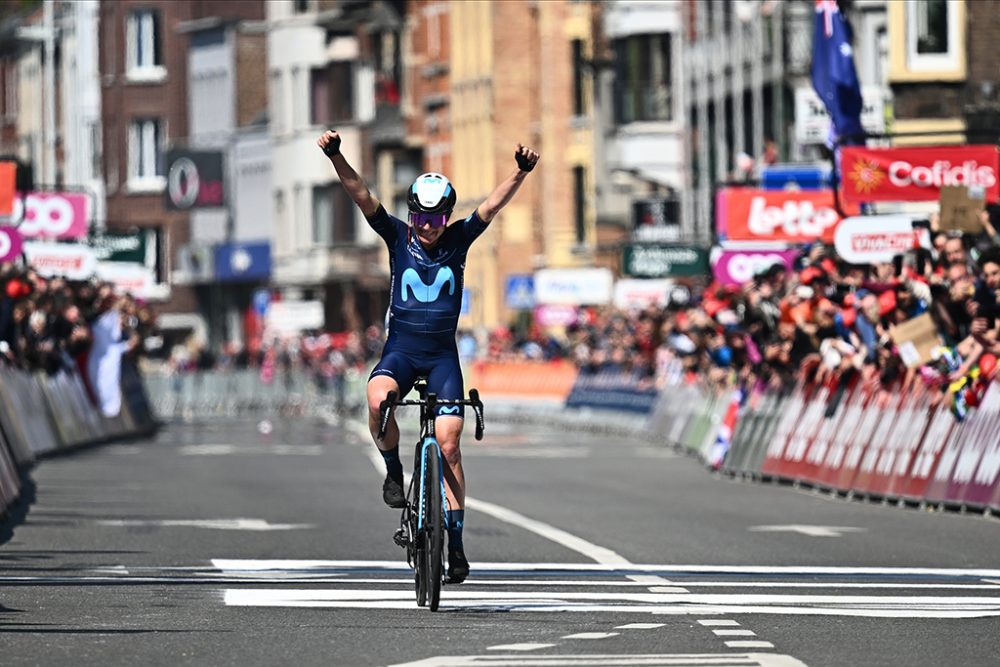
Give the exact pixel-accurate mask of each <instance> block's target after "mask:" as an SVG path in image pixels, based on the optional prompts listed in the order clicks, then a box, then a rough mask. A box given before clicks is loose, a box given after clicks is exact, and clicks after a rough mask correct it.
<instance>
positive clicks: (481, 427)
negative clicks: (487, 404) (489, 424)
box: [469, 389, 486, 440]
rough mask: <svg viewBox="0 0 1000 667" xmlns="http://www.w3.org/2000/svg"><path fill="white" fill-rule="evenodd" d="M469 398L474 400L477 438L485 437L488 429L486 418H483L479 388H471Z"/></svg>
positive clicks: (473, 409) (473, 407)
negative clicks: (484, 433)
mask: <svg viewBox="0 0 1000 667" xmlns="http://www.w3.org/2000/svg"><path fill="white" fill-rule="evenodd" d="M469 399H470V400H471V401H472V411H473V412H474V413H476V440H482V439H483V431H485V430H486V420H485V419H484V418H483V402H482V401H481V400H480V399H479V390H478V389H470V390H469Z"/></svg>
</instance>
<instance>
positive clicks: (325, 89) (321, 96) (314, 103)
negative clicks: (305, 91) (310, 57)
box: [309, 68, 330, 125]
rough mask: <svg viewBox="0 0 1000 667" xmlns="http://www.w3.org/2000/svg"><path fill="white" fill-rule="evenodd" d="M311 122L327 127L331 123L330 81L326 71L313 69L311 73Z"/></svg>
mask: <svg viewBox="0 0 1000 667" xmlns="http://www.w3.org/2000/svg"><path fill="white" fill-rule="evenodd" d="M309 98H310V102H311V104H310V110H309V122H310V123H311V124H312V125H326V124H327V123H329V122H330V81H329V78H328V77H327V75H326V70H325V69H321V68H316V69H312V70H310V72H309Z"/></svg>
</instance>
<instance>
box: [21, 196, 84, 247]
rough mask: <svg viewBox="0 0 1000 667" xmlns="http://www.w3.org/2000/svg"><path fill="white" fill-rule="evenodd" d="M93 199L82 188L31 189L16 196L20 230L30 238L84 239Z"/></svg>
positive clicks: (22, 234)
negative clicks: (59, 190) (18, 196)
mask: <svg viewBox="0 0 1000 667" xmlns="http://www.w3.org/2000/svg"><path fill="white" fill-rule="evenodd" d="M89 204H90V199H89V198H88V197H87V195H85V194H83V193H82V192H30V193H28V195H27V196H26V197H25V198H24V199H23V200H22V199H15V200H14V214H13V219H14V220H21V221H22V222H21V224H19V225H18V227H17V230H18V231H19V232H20V233H21V236H23V237H24V238H26V239H31V238H40V239H60V240H62V239H80V238H83V237H84V236H86V235H87V227H88V226H89V218H88V215H89Z"/></svg>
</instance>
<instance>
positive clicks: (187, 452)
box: [180, 443, 323, 456]
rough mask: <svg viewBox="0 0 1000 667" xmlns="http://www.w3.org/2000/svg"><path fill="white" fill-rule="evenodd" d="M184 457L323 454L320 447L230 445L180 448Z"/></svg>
mask: <svg viewBox="0 0 1000 667" xmlns="http://www.w3.org/2000/svg"><path fill="white" fill-rule="evenodd" d="M180 452H181V454H182V455H184V456H229V455H231V454H270V455H274V456H319V455H320V454H322V453H323V447H322V446H320V445H286V444H280V443H276V444H261V445H229V444H201V445H184V446H182V447H181V448H180Z"/></svg>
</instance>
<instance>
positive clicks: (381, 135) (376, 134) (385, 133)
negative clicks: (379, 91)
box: [371, 103, 406, 148]
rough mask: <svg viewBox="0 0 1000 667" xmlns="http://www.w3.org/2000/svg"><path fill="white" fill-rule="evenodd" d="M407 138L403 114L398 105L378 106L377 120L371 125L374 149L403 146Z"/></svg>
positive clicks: (384, 104)
mask: <svg viewBox="0 0 1000 667" xmlns="http://www.w3.org/2000/svg"><path fill="white" fill-rule="evenodd" d="M405 138H406V127H405V126H404V124H403V113H402V111H401V110H400V108H399V105H398V104H388V103H383V104H378V105H377V106H376V107H375V120H374V121H372V125H371V141H372V145H373V146H374V147H379V148H381V147H384V146H387V145H402V144H403V141H404V139H405Z"/></svg>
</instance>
